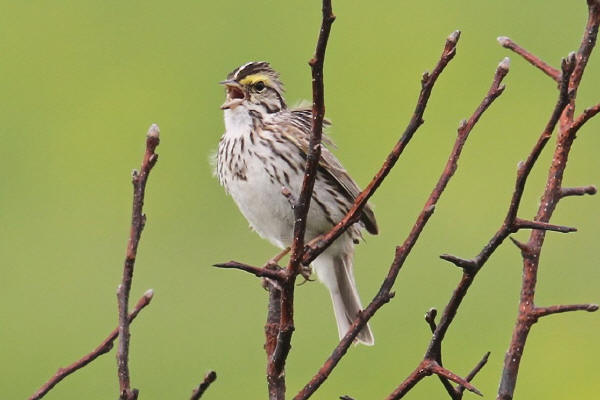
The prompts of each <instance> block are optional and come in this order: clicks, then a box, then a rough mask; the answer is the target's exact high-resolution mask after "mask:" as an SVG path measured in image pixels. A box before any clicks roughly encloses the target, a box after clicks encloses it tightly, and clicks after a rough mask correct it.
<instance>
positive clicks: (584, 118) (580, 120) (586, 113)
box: [571, 103, 600, 132]
mask: <svg viewBox="0 0 600 400" xmlns="http://www.w3.org/2000/svg"><path fill="white" fill-rule="evenodd" d="M599 112H600V103H598V104H596V105H595V106H592V107H588V108H586V109H585V110H583V112H582V113H581V115H580V116H579V117H577V119H576V120H575V121H573V125H572V126H571V129H572V130H573V131H574V132H577V131H578V130H579V128H581V127H582V126H583V125H584V124H585V123H586V122H588V121H589V120H590V119H592V118H593V117H594V116H595V115H596V114H598V113H599Z"/></svg>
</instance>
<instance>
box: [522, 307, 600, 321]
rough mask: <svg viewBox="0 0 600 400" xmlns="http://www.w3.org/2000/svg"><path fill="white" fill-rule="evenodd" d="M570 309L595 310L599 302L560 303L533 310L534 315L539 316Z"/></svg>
mask: <svg viewBox="0 0 600 400" xmlns="http://www.w3.org/2000/svg"><path fill="white" fill-rule="evenodd" d="M570 311H587V312H594V311H598V304H568V305H564V304H559V305H556V306H550V307H536V308H535V309H534V310H533V313H534V315H535V316H536V317H537V318H540V317H545V316H546V315H552V314H558V313H564V312H570Z"/></svg>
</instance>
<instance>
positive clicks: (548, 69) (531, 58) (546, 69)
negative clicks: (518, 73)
mask: <svg viewBox="0 0 600 400" xmlns="http://www.w3.org/2000/svg"><path fill="white" fill-rule="evenodd" d="M498 42H499V43H500V44H501V45H502V47H506V48H507V49H510V50H512V51H514V52H515V53H517V54H518V55H520V56H521V57H523V58H524V59H525V60H527V61H528V62H529V63H530V64H531V65H533V66H534V67H536V68H539V69H540V70H541V71H542V72H543V73H545V74H546V75H548V76H549V77H550V78H552V79H554V80H555V81H556V82H560V71H559V70H557V69H556V68H554V67H552V66H550V65H549V64H546V63H545V62H544V61H543V60H541V59H540V58H539V57H537V56H535V55H533V54H531V53H530V52H528V51H527V50H525V49H524V48H522V47H521V46H519V45H518V44H516V43H515V42H513V41H512V40H511V39H510V38H509V37H506V36H500V37H498Z"/></svg>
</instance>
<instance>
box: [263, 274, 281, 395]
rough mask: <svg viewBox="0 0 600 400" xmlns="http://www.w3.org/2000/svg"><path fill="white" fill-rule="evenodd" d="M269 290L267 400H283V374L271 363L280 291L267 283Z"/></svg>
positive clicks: (275, 340)
mask: <svg viewBox="0 0 600 400" xmlns="http://www.w3.org/2000/svg"><path fill="white" fill-rule="evenodd" d="M267 285H268V286H267V289H269V306H268V307H269V308H268V310H267V322H266V323H265V351H266V352H267V386H268V389H269V399H284V398H285V374H279V373H278V371H276V369H275V366H274V364H273V362H272V360H273V353H275V347H276V346H277V336H278V335H279V321H280V319H281V290H279V288H276V287H273V286H272V285H271V284H270V283H267Z"/></svg>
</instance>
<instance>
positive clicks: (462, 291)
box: [389, 55, 575, 399]
mask: <svg viewBox="0 0 600 400" xmlns="http://www.w3.org/2000/svg"><path fill="white" fill-rule="evenodd" d="M574 64H575V63H574V56H573V55H571V56H570V57H569V58H568V59H567V60H564V61H563V63H562V77H563V78H562V79H561V90H560V95H559V99H558V101H557V104H556V106H555V108H554V110H553V112H552V115H551V117H550V120H549V122H548V124H547V125H546V127H545V129H544V130H543V131H542V134H541V136H540V138H539V139H538V142H537V143H536V145H535V146H534V148H533V150H532V152H531V153H530V155H529V157H528V158H527V160H526V161H525V162H524V163H520V165H519V170H518V173H517V180H516V183H515V191H514V193H513V196H512V198H511V203H510V206H509V209H508V212H507V215H506V218H505V220H504V223H503V224H502V226H501V227H500V229H499V230H498V232H497V233H496V234H495V235H494V237H493V238H492V239H491V240H490V242H489V243H488V244H487V245H486V246H485V247H484V249H483V250H482V251H481V252H480V254H479V255H478V256H477V257H475V258H474V259H472V260H465V259H461V258H458V257H455V256H451V255H442V258H443V259H445V260H448V261H450V262H453V263H454V264H456V265H457V266H459V267H461V268H463V269H464V271H463V276H462V278H461V280H460V282H459V283H458V285H457V287H456V289H455V290H454V293H453V294H452V297H451V298H450V301H449V302H448V304H447V305H446V307H445V309H444V311H443V313H442V316H441V318H440V321H439V323H438V324H437V326H436V330H435V332H434V334H433V335H432V339H431V342H430V344H429V347H428V349H427V352H426V353H425V357H424V361H426V360H429V361H434V360H436V359H437V358H438V355H439V354H441V343H442V341H443V340H444V337H445V334H446V332H447V330H448V328H449V327H450V324H451V323H452V321H453V319H454V317H455V316H456V313H457V311H458V308H459V306H460V304H461V303H462V300H463V298H464V296H465V295H466V293H467V291H468V289H469V287H470V286H471V284H472V283H473V280H474V278H475V276H476V275H477V273H478V271H479V270H480V269H481V268H482V266H483V265H484V264H485V262H486V261H487V259H488V258H489V257H490V256H491V254H492V253H493V252H494V251H495V249H496V248H497V247H498V246H499V245H500V244H501V243H502V242H503V241H504V239H505V238H506V237H508V235H509V234H510V233H511V232H513V231H514V230H515V229H518V227H517V221H518V218H517V216H516V215H517V211H518V208H519V205H520V201H521V198H522V196H523V191H524V188H525V182H526V180H527V177H528V176H529V173H530V172H531V169H532V168H533V165H534V164H535V162H536V161H537V159H538V157H539V155H540V154H541V151H542V150H543V148H544V146H545V144H546V143H547V141H548V140H549V138H550V136H551V133H552V131H553V130H554V127H555V126H556V124H557V123H558V121H559V119H560V116H561V114H562V112H563V110H564V109H565V107H566V106H567V104H568V103H569V100H570V96H569V91H568V82H569V78H570V76H571V73H572V71H573V69H574ZM418 368H419V367H418ZM422 378H423V377H422V376H421V374H419V373H417V371H416V370H415V371H414V372H413V373H412V374H411V375H410V376H409V377H407V378H406V379H405V380H404V382H402V383H401V384H400V386H399V387H398V388H397V389H396V390H395V391H394V392H393V393H392V395H390V397H389V398H390V399H398V398H401V397H402V396H404V394H406V392H407V391H408V390H410V388H411V387H412V386H413V385H412V382H410V381H411V380H414V379H419V380H420V379H422ZM467 388H468V387H467ZM407 389H408V390H407Z"/></svg>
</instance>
